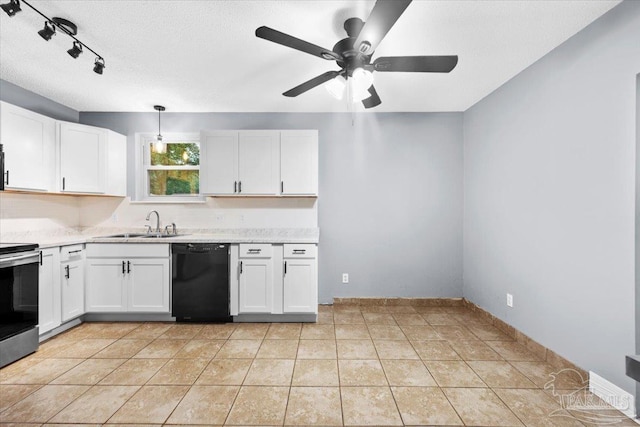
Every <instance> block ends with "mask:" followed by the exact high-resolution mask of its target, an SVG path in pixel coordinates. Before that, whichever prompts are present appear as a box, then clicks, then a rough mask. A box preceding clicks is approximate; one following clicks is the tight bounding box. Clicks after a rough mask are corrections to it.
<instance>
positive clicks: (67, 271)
mask: <svg viewBox="0 0 640 427" xmlns="http://www.w3.org/2000/svg"><path fill="white" fill-rule="evenodd" d="M64 270H65V271H66V273H65V274H64V277H65V279H68V278H69V277H71V273H70V272H69V266H68V265H67V266H66V267H65V268H64Z"/></svg>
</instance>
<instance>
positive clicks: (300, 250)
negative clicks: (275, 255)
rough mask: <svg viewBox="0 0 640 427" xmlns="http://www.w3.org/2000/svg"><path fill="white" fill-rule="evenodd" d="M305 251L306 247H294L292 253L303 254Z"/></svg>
mask: <svg viewBox="0 0 640 427" xmlns="http://www.w3.org/2000/svg"><path fill="white" fill-rule="evenodd" d="M306 252H307V250H306V249H294V250H293V254H294V255H302V254H304V253H306Z"/></svg>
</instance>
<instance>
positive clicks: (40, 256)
mask: <svg viewBox="0 0 640 427" xmlns="http://www.w3.org/2000/svg"><path fill="white" fill-rule="evenodd" d="M40 265H42V251H40Z"/></svg>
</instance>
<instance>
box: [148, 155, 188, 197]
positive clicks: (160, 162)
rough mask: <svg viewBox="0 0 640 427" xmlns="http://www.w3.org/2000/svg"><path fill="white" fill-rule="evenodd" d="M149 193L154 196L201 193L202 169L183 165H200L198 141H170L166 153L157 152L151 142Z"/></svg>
mask: <svg viewBox="0 0 640 427" xmlns="http://www.w3.org/2000/svg"><path fill="white" fill-rule="evenodd" d="M149 153H150V155H151V162H150V163H151V168H153V167H154V166H155V167H158V166H168V167H170V169H166V168H164V169H149V170H148V173H149V194H151V195H154V196H170V195H197V194H199V193H200V171H199V170H197V169H183V168H181V167H184V166H187V167H191V166H199V165H200V146H199V145H198V144H196V143H168V144H166V151H165V152H164V153H157V152H156V151H155V150H154V146H153V143H151V144H150V150H149Z"/></svg>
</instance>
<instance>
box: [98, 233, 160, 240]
mask: <svg viewBox="0 0 640 427" xmlns="http://www.w3.org/2000/svg"><path fill="white" fill-rule="evenodd" d="M146 235H147V234H145V233H122V234H111V235H109V236H97V237H96V239H131V238H133V237H144V236H146Z"/></svg>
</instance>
